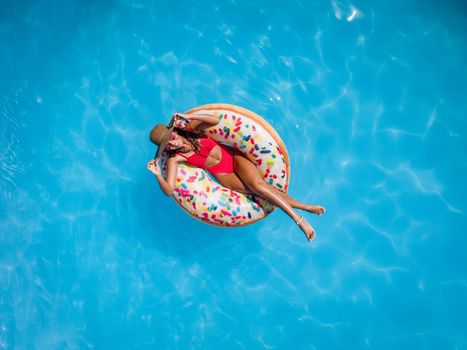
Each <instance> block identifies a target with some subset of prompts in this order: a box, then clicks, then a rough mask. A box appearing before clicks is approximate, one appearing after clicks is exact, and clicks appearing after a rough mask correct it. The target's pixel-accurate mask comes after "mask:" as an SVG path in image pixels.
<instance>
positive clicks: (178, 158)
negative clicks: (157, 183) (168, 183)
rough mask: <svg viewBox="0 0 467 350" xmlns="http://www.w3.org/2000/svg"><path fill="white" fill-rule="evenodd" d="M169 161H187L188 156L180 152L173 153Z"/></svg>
mask: <svg viewBox="0 0 467 350" xmlns="http://www.w3.org/2000/svg"><path fill="white" fill-rule="evenodd" d="M168 161H169V162H176V163H180V162H184V161H186V158H185V157H184V156H182V155H181V154H180V153H173V154H171V155H170V156H169V159H168Z"/></svg>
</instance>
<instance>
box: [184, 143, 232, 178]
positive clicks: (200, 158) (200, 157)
mask: <svg viewBox="0 0 467 350" xmlns="http://www.w3.org/2000/svg"><path fill="white" fill-rule="evenodd" d="M199 141H200V144H201V147H200V148H199V154H198V153H193V154H192V155H191V156H189V157H186V156H185V155H184V154H183V153H178V154H180V155H181V156H182V157H184V158H185V159H186V162H187V163H188V164H191V165H195V166H197V167H200V168H203V169H206V170H207V171H209V172H210V173H211V174H218V173H233V172H234V166H233V155H232V150H231V149H230V148H229V147H227V146H225V145H223V144H219V143H217V142H216V141H214V140H213V139H211V138H209V137H205V138H202V139H200V140H199ZM216 146H219V147H220V148H221V151H222V157H221V160H220V161H219V163H217V164H216V165H214V166H212V167H210V168H207V167H206V159H207V158H208V156H209V153H210V152H211V150H212V149H213V148H214V147H216Z"/></svg>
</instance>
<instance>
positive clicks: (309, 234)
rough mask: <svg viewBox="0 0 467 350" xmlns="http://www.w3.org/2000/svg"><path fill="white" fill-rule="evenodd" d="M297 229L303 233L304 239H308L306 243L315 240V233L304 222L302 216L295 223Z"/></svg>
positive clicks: (306, 222)
mask: <svg viewBox="0 0 467 350" xmlns="http://www.w3.org/2000/svg"><path fill="white" fill-rule="evenodd" d="M297 225H298V227H300V229H301V230H302V231H303V233H304V234H305V236H306V238H308V241H311V240H312V239H313V238H315V235H316V232H315V230H314V229H313V227H311V225H310V224H309V223H308V221H306V219H305V218H304V217H303V216H302V217H300V219H298V221H297Z"/></svg>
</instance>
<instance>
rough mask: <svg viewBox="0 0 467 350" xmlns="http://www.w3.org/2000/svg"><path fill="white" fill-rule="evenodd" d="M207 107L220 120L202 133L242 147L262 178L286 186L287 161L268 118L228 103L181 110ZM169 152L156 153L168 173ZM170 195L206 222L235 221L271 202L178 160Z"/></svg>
mask: <svg viewBox="0 0 467 350" xmlns="http://www.w3.org/2000/svg"><path fill="white" fill-rule="evenodd" d="M196 113H206V114H211V115H215V116H217V117H218V118H219V124H217V125H215V126H212V127H211V128H208V129H205V130H204V133H205V134H208V135H209V137H211V138H212V139H214V140H216V141H217V142H219V143H224V144H227V145H230V146H232V147H234V148H235V149H237V150H239V151H240V152H242V153H243V154H244V155H245V156H246V157H248V159H250V160H251V161H252V162H253V164H255V165H256V168H257V169H258V171H259V173H260V174H261V176H262V177H263V178H264V180H265V181H266V182H268V183H269V184H271V185H272V186H275V187H276V188H277V189H279V190H281V191H283V192H287V189H288V185H289V178H290V164H289V157H288V154H287V150H286V148H285V145H284V143H283V142H282V140H281V138H280V137H279V135H278V134H277V132H276V131H275V130H274V129H273V127H272V126H271V125H269V123H268V122H266V121H265V120H264V119H263V118H261V117H260V116H258V115H257V114H255V113H253V112H252V111H249V110H248V109H245V108H242V107H238V106H234V105H229V104H207V105H203V106H200V107H196V108H193V109H191V110H189V111H188V112H185V114H196ZM167 160H168V152H163V153H162V156H161V168H162V173H163V175H164V176H166V175H167ZM172 198H173V199H174V200H175V201H176V203H177V204H178V205H179V206H180V207H182V208H183V209H184V210H185V211H186V212H187V213H188V214H190V215H191V216H193V217H194V218H196V219H198V220H201V221H203V222H205V223H208V224H212V225H217V226H224V227H238V226H242V225H247V224H251V223H253V222H256V221H258V220H261V219H263V218H265V217H266V216H267V215H268V214H269V213H271V212H272V211H273V210H274V208H275V206H274V205H273V204H272V203H270V202H269V201H267V200H264V199H262V198H259V197H257V196H253V195H245V194H243V193H239V192H236V191H234V190H231V189H229V188H226V187H224V186H222V185H220V184H219V183H218V182H216V181H215V180H213V179H212V178H211V177H210V175H209V174H208V172H207V171H206V170H204V169H201V168H198V167H195V166H192V165H188V164H186V163H179V164H178V168H177V178H176V183H175V190H174V193H173V195H172Z"/></svg>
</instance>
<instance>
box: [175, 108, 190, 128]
mask: <svg viewBox="0 0 467 350" xmlns="http://www.w3.org/2000/svg"><path fill="white" fill-rule="evenodd" d="M173 117H174V118H175V119H174V126H175V127H176V128H178V129H182V130H186V131H192V129H191V128H190V125H189V124H190V120H191V118H190V116H189V115H186V114H183V113H179V112H177V113H174V114H173Z"/></svg>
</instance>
